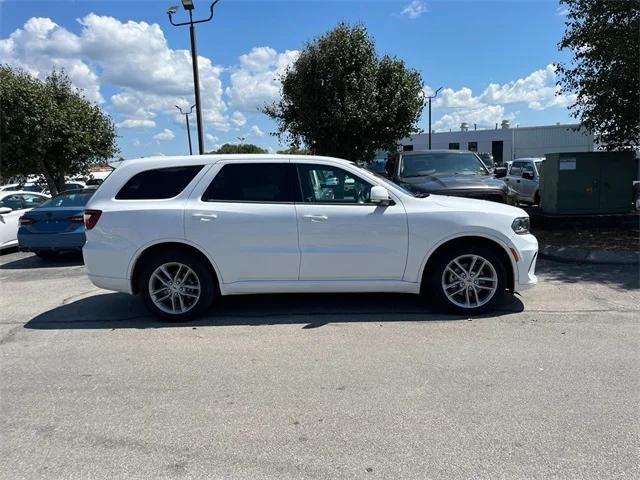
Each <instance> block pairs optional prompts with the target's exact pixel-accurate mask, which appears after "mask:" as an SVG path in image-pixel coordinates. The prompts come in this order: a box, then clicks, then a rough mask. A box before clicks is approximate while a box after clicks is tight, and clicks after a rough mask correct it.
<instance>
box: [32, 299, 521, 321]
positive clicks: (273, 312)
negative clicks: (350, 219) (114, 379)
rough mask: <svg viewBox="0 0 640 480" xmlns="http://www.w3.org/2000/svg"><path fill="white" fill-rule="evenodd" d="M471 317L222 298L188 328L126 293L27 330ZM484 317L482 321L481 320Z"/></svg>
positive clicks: (339, 302) (54, 313)
mask: <svg viewBox="0 0 640 480" xmlns="http://www.w3.org/2000/svg"><path fill="white" fill-rule="evenodd" d="M523 309H524V306H523V304H522V302H521V301H520V300H519V299H518V298H517V297H516V296H514V295H509V294H507V295H505V298H504V300H503V301H502V303H501V304H500V306H499V308H498V310H497V311H493V312H491V313H489V314H487V315H485V318H486V317H495V316H501V315H507V314H512V313H518V312H521V311H522V310H523ZM466 318H467V317H462V316H458V315H450V314H447V313H443V312H441V311H439V310H437V309H435V308H433V307H432V306H430V305H427V304H425V303H424V301H423V300H422V299H421V298H420V297H418V296H416V295H401V294H317V295H306V294H291V295H247V296H233V297H223V298H222V299H220V301H219V303H218V305H217V306H216V307H214V308H212V309H211V310H210V312H209V314H208V315H207V316H206V317H203V318H199V319H197V320H194V321H191V322H186V323H171V322H163V321H160V320H158V319H156V318H154V317H152V316H150V315H149V314H148V313H147V311H146V309H145V308H144V306H143V305H142V301H141V299H140V298H139V297H134V296H130V295H125V294H122V293H108V294H101V295H94V296H91V297H87V298H83V299H80V300H76V301H74V302H71V303H68V304H65V305H62V306H60V307H57V308H54V309H53V310H50V311H48V312H44V313H42V314H40V315H38V316H37V317H35V318H33V319H31V320H30V321H29V322H28V323H27V324H26V325H25V328H29V329H38V330H58V329H121V328H140V329H142V328H164V327H197V326H234V325H240V326H252V325H287V324H301V325H303V327H302V328H305V329H309V328H318V327H321V326H324V325H327V324H330V323H359V322H401V321H450V320H466ZM476 318H482V317H476Z"/></svg>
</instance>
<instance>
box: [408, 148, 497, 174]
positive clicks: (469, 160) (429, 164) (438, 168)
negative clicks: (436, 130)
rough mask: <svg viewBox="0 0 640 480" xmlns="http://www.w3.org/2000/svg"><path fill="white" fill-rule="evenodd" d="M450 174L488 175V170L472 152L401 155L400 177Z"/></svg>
mask: <svg viewBox="0 0 640 480" xmlns="http://www.w3.org/2000/svg"><path fill="white" fill-rule="evenodd" d="M450 175H489V172H488V171H487V169H486V167H485V166H484V164H483V163H482V162H481V161H480V160H479V159H478V157H476V156H475V155H474V154H473V153H447V152H442V153H441V152H434V153H424V154H417V155H406V156H403V157H402V166H401V168H400V177H402V178H408V177H446V176H450Z"/></svg>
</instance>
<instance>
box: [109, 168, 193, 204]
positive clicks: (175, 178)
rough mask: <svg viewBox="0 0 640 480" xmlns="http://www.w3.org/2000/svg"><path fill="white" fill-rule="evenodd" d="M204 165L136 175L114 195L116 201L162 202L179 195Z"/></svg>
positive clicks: (155, 170)
mask: <svg viewBox="0 0 640 480" xmlns="http://www.w3.org/2000/svg"><path fill="white" fill-rule="evenodd" d="M203 166H204V165H189V166H185V167H170V168H156V169H153V170H145V171H144V172H140V173H137V174H136V175H134V176H133V177H131V178H130V179H129V181H128V182H127V183H125V184H124V186H123V187H122V188H121V189H120V191H119V192H118V193H117V194H116V200H162V199H166V198H173V197H175V196H176V195H179V194H180V193H181V192H182V191H183V190H184V189H185V188H186V187H187V185H189V183H190V182H191V180H193V179H194V177H195V176H196V175H197V174H198V172H199V171H200V170H202V167H203Z"/></svg>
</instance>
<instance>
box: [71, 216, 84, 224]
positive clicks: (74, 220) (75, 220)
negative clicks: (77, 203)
mask: <svg viewBox="0 0 640 480" xmlns="http://www.w3.org/2000/svg"><path fill="white" fill-rule="evenodd" d="M69 221H70V222H71V223H84V215H74V216H73V217H70V218H69Z"/></svg>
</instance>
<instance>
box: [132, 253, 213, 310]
mask: <svg viewBox="0 0 640 480" xmlns="http://www.w3.org/2000/svg"><path fill="white" fill-rule="evenodd" d="M138 288H139V291H140V293H141V294H142V298H143V299H144V303H145V305H146V306H147V308H148V309H149V311H150V312H151V313H153V314H154V315H157V316H159V317H162V318H164V319H167V320H171V321H177V322H180V321H186V320H189V319H192V318H194V317H197V316H198V315H201V314H202V313H204V312H205V311H206V310H207V308H209V306H210V305H211V302H212V301H213V297H214V295H215V291H216V290H215V283H214V279H213V275H212V274H211V272H210V271H209V269H208V268H207V267H206V266H205V265H202V261H201V260H200V259H199V258H198V257H196V256H195V255H192V254H190V253H188V252H181V251H176V252H170V251H167V252H162V253H160V254H158V255H155V256H154V257H153V258H150V259H147V260H145V263H144V265H143V268H142V272H141V274H140V277H139V284H138Z"/></svg>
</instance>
